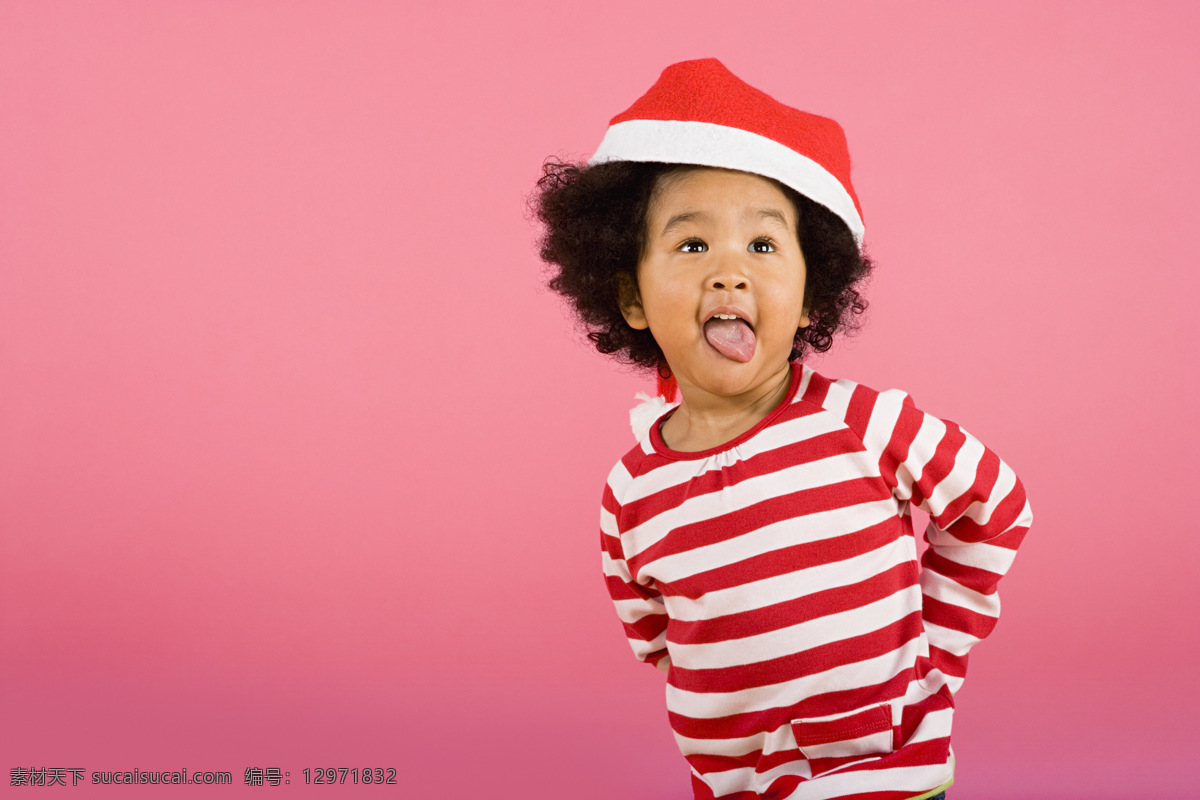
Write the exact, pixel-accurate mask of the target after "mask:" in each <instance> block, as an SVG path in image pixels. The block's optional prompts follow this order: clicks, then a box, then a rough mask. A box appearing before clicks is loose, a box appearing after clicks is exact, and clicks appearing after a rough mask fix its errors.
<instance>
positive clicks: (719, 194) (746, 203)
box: [647, 167, 796, 224]
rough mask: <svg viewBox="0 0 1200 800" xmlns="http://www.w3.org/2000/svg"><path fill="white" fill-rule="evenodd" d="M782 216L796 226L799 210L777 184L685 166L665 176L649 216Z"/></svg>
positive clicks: (657, 184) (657, 187)
mask: <svg viewBox="0 0 1200 800" xmlns="http://www.w3.org/2000/svg"><path fill="white" fill-rule="evenodd" d="M763 209H769V210H775V211H778V212H780V213H782V214H783V215H784V216H785V217H786V218H787V219H788V221H789V223H792V224H794V223H795V220H796V209H795V207H794V205H793V204H792V201H791V200H789V199H788V196H787V195H786V194H784V193H783V190H782V189H781V188H780V187H779V185H778V184H777V183H775V182H774V181H772V180H770V179H768V178H764V177H762V176H761V175H755V174H753V173H750V172H738V171H737V170H729V169H714V168H712V167H683V168H680V169H676V170H672V171H670V172H667V173H665V174H663V175H661V176H659V178H658V180H657V181H656V182H655V184H654V191H653V193H652V194H651V195H650V206H649V209H648V210H647V216H648V217H650V218H651V219H653V218H654V217H656V216H661V215H663V214H676V213H679V212H681V211H709V210H713V211H716V210H726V211H734V212H737V211H748V212H750V213H756V212H758V211H760V210H763Z"/></svg>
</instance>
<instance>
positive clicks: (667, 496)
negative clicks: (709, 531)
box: [621, 430, 863, 530]
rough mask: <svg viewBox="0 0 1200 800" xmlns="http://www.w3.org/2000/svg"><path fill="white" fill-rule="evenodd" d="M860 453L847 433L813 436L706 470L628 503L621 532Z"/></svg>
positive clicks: (856, 440) (838, 432)
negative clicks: (745, 485)
mask: <svg viewBox="0 0 1200 800" xmlns="http://www.w3.org/2000/svg"><path fill="white" fill-rule="evenodd" d="M862 451H863V447H862V443H861V442H860V441H859V440H858V439H857V438H856V437H855V436H854V434H853V433H851V432H850V431H847V430H836V431H830V432H828V433H822V434H817V435H815V436H813V437H811V438H809V439H805V440H803V441H800V442H794V443H792V444H789V445H785V446H783V447H778V448H775V449H773V450H767V451H765V452H762V453H759V454H757V455H754V456H751V457H750V458H747V459H745V460H743V461H738V462H736V463H734V464H731V465H729V466H726V467H723V468H721V469H710V470H707V471H706V472H704V473H702V474H700V475H697V476H695V477H694V478H692V479H690V480H687V481H684V482H683V483H679V484H675V485H673V486H668V487H666V488H664V489H662V490H660V491H658V492H655V493H654V494H650V495H647V496H646V497H643V498H639V499H637V500H631V501H630V502H628V503H626V504H625V506H624V507H623V508H622V516H621V521H622V529H623V530H629V529H631V528H634V527H636V526H638V525H641V524H642V523H643V522H645V521H646V520H650V519H653V518H654V517H656V516H658V515H659V514H662V513H663V512H665V511H669V510H671V509H673V508H676V507H678V506H680V505H682V504H683V503H684V502H685V501H687V500H689V499H691V498H694V497H702V496H704V495H707V494H712V493H714V492H719V491H721V490H723V489H727V488H729V487H732V486H737V485H738V484H740V483H741V482H743V481H746V480H749V479H751V478H758V477H761V476H763V475H770V474H771V473H774V472H778V471H780V470H782V469H786V468H788V467H795V466H800V465H802V464H811V463H814V462H817V461H820V460H822V459H826V458H833V457H835V456H841V455H845V454H846V453H849V452H862Z"/></svg>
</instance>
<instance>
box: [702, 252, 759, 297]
mask: <svg viewBox="0 0 1200 800" xmlns="http://www.w3.org/2000/svg"><path fill="white" fill-rule="evenodd" d="M707 282H708V288H709V289H712V290H715V291H725V290H728V289H748V288H750V281H749V278H748V277H747V273H746V271H745V270H744V269H743V268H742V264H741V261H740V259H738V258H737V257H732V256H726V257H725V258H722V259H721V260H720V261H719V262H718V263H716V264H714V265H713V270H712V272H711V273H710V274H709V276H708V281H707Z"/></svg>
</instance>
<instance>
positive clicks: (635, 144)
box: [588, 119, 864, 246]
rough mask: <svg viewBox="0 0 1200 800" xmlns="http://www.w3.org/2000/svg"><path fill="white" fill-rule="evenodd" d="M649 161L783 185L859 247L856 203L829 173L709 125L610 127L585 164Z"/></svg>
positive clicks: (776, 147) (743, 134) (746, 134)
mask: <svg viewBox="0 0 1200 800" xmlns="http://www.w3.org/2000/svg"><path fill="white" fill-rule="evenodd" d="M607 161H653V162H658V163H666V164H698V165H700V166H706V167H718V168H721V169H736V170H741V171H742V172H753V173H754V174H756V175H764V176H766V177H768V178H774V179H775V180H777V181H779V182H781V183H784V184H786V185H788V186H790V187H792V188H793V189H795V190H796V191H797V192H799V193H800V194H802V195H804V196H805V197H808V198H810V199H812V200H815V201H816V202H818V203H820V204H821V205H823V206H825V207H826V208H828V209H829V210H830V211H832V212H833V213H834V214H837V215H838V216H839V217H841V218H842V220H843V221H844V222H845V223H846V226H847V227H848V228H850V232H851V233H853V234H854V240H855V241H856V242H858V243H859V245H860V246H861V244H862V240H863V230H864V229H863V222H862V217H860V216H859V214H858V209H857V208H855V206H854V200H853V199H852V198H851V197H850V193H849V192H848V191H846V187H845V186H843V185H842V182H841V181H839V180H838V179H837V178H835V177H834V176H833V174H832V173H831V172H829V170H827V169H825V167H823V166H821V165H820V164H818V163H817V162H816V161H814V160H812V159H811V158H809V157H808V156H805V155H802V154H800V153H798V152H796V151H795V150H793V149H792V148H790V147H788V146H786V145H783V144H780V143H779V142H777V141H775V140H774V139H769V138H767V137H766V136H761V135H759V134H757V133H751V132H750V131H746V130H742V129H741V128H730V127H728V126H725V125H716V124H713V123H711V122H694V121H680V120H654V119H634V120H627V121H625V122H618V123H617V124H616V125H612V126H610V127H609V129H608V130H607V131H606V132H605V134H604V139H603V140H602V141H601V142H600V147H599V148H597V150H596V152H595V154H594V155H593V156H592V157H591V159H589V160H588V164H603V163H605V162H607Z"/></svg>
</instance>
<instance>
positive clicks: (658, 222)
mask: <svg viewBox="0 0 1200 800" xmlns="http://www.w3.org/2000/svg"><path fill="white" fill-rule="evenodd" d="M804 280H805V266H804V254H803V253H802V252H801V251H800V242H799V240H798V239H797V238H796V209H795V208H794V207H793V206H792V203H791V201H790V200H788V198H787V196H786V195H784V194H783V192H781V191H780V190H779V188H778V187H777V186H776V185H775V184H773V183H772V182H771V181H769V180H767V179H765V178H761V177H759V176H757V175H751V174H749V173H745V172H734V171H730V170H720V169H708V168H697V169H694V170H687V171H685V172H675V173H670V174H668V175H666V176H664V177H663V178H661V179H660V180H659V184H658V186H657V187H656V188H655V193H654V196H653V197H652V199H651V203H650V208H649V211H648V213H647V217H646V245H645V249H644V251H643V253H642V257H641V260H640V261H639V262H638V270H637V286H636V287H631V286H627V287H625V291H624V292H623V294H622V311H623V313H624V315H625V319H626V321H627V322H628V323H629V324H630V325H631V326H632V327H634V328H638V329H645V328H647V327H648V328H649V329H650V332H651V333H652V334H653V335H654V339H655V341H656V342H658V345H659V347H660V348H662V351H663V354H664V355H665V356H666V359H667V364H668V365H670V367H671V372H672V373H673V374H674V376H675V378H676V380H677V381H678V382H679V385H680V388H681V390H683V392H684V400H685V402H687V398H688V393H689V390H695V389H699V390H702V391H704V392H707V393H709V394H710V395H717V396H721V397H732V396H736V395H741V394H744V393H746V392H752V391H754V390H755V389H758V388H761V387H763V386H766V385H767V384H768V383H770V382H772V381H774V382H776V383H777V382H778V380H779V375H780V371H781V370H784V369H786V368H787V363H788V357H789V356H790V355H791V351H792V342H793V340H794V339H795V335H796V330H797V329H798V328H801V327H805V326H807V325H808V316H807V314H806V309H805V307H804ZM718 314H720V315H722V316H730V315H734V316H736V317H737V319H736V320H722V319H720V318H718V317H717V315H718Z"/></svg>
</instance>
